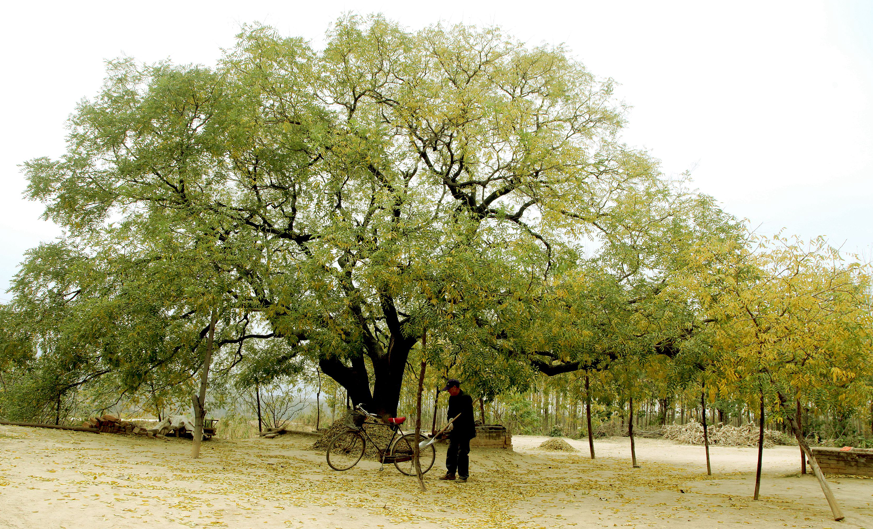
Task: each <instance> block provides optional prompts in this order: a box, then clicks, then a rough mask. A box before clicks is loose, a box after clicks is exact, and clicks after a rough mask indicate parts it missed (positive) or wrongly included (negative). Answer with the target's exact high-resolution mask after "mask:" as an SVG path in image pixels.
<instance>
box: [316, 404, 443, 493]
mask: <svg viewBox="0 0 873 529" xmlns="http://www.w3.org/2000/svg"><path fill="white" fill-rule="evenodd" d="M355 410H356V412H357V413H356V414H355V415H354V419H355V421H354V424H355V427H349V428H348V429H347V430H345V431H343V432H340V433H339V434H337V436H336V437H334V438H333V440H332V441H331V442H330V444H329V445H328V446H327V454H326V457H327V464H328V465H329V466H330V468H332V469H334V470H339V471H343V470H348V469H350V468H352V467H354V466H355V465H357V464H358V461H360V460H361V458H362V457H364V452H365V451H366V449H367V441H369V442H370V443H371V444H372V445H373V446H374V447H375V448H376V451H378V452H379V461H380V463H381V464H382V466H381V467H380V468H379V470H382V468H384V465H385V463H394V466H395V467H397V470H399V471H400V472H401V473H403V474H406V475H407V476H415V475H417V474H416V472H415V465H414V464H413V450H414V449H415V443H417V442H418V441H416V440H415V439H414V437H415V434H414V433H408V434H404V433H403V430H401V429H400V425H401V424H403V423H404V421H406V417H397V418H389V419H387V420H386V421H385V422H383V421H382V420H381V419H380V418H379V416H377V415H376V414H373V413H370V412H368V411H367V410H365V409H364V408H363V407H361V405H360V404H359V405H358V406H356V407H355ZM368 419H373V420H374V421H377V422H368ZM381 426H386V427H388V428H391V439H390V440H389V441H388V444H387V445H386V446H385V448H384V449H383V448H382V447H380V446H379V443H377V442H376V441H375V440H374V439H373V438H372V437H371V436H370V434H369V433H368V432H367V428H368V427H381ZM398 433H399V434H400V437H397V434H398ZM421 445H424V446H421ZM421 445H420V447H419V454H418V461H419V464H420V465H421V473H422V474H425V473H426V472H427V471H428V470H430V469H431V467H433V463H434V460H435V459H436V450H435V449H434V447H433V444H432V443H431V444H427V443H424V442H422V443H421Z"/></svg>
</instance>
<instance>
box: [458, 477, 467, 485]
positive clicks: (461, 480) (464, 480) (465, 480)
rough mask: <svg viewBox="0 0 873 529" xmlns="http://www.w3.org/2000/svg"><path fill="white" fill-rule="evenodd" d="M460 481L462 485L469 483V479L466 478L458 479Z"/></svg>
mask: <svg viewBox="0 0 873 529" xmlns="http://www.w3.org/2000/svg"><path fill="white" fill-rule="evenodd" d="M458 481H460V482H461V483H466V482H467V478H466V477H464V476H461V477H459V478H458Z"/></svg>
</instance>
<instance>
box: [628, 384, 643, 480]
mask: <svg viewBox="0 0 873 529" xmlns="http://www.w3.org/2000/svg"><path fill="white" fill-rule="evenodd" d="M628 400H629V402H628V408H629V411H628V420H627V434H628V436H629V437H630V442H631V462H632V464H633V467H634V468H640V466H639V465H638V464H637V450H636V446H634V397H633V395H631V396H630V398H629V399H628Z"/></svg>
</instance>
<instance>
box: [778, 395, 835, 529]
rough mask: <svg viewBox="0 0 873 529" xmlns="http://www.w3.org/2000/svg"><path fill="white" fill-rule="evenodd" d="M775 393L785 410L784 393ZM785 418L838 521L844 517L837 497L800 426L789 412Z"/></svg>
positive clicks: (786, 400)
mask: <svg viewBox="0 0 873 529" xmlns="http://www.w3.org/2000/svg"><path fill="white" fill-rule="evenodd" d="M776 395H777V396H778V397H779V405H780V406H782V409H784V410H787V408H788V406H787V403H788V399H786V398H785V395H783V394H782V392H781V391H777V392H776ZM785 418H786V419H787V420H788V424H789V425H790V426H791V429H792V431H794V437H795V439H797V444H798V445H800V449H801V450H803V453H804V454H806V458H807V459H809V466H811V467H812V473H813V474H815V477H816V479H818V484H819V486H820V487H821V490H822V492H824V495H825V498H826V499H827V501H828V505H829V506H830V508H831V513H833V515H834V520H835V521H837V522H839V521H840V520H842V519H843V518H845V516H844V515H843V511H842V510H840V506H839V505H838V504H837V499H836V498H835V497H834V493H833V492H831V487H830V485H828V482H827V480H826V479H825V477H824V473H822V471H821V468H819V466H818V461H816V459H815V456H814V455H813V454H812V450H811V449H810V448H809V445H808V444H807V442H806V438H805V437H803V434H802V433H801V431H800V426H799V425H798V424H797V421H795V420H794V417H792V416H791V414H790V413H786V414H785Z"/></svg>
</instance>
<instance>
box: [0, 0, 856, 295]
mask: <svg viewBox="0 0 873 529" xmlns="http://www.w3.org/2000/svg"><path fill="white" fill-rule="evenodd" d="M348 11H355V12H358V13H362V14H366V13H373V12H381V13H383V14H385V15H386V16H387V17H388V18H390V19H393V20H395V21H398V22H400V23H401V24H403V25H405V26H406V27H407V28H409V29H418V28H421V27H424V26H427V25H430V24H433V23H436V22H439V21H443V22H448V23H457V22H463V23H465V24H474V25H479V26H491V25H497V26H500V27H501V28H502V29H503V30H504V31H505V32H506V33H507V34H509V35H513V36H515V37H516V38H519V39H521V40H523V41H525V42H528V43H529V44H530V45H539V44H543V43H548V44H561V43H563V44H565V45H566V46H567V47H568V48H569V49H570V51H571V53H572V54H573V56H574V57H575V58H577V59H578V60H580V61H581V62H582V63H584V64H585V65H586V66H587V67H588V69H589V70H590V71H591V72H592V73H594V74H595V75H597V76H600V77H612V78H613V79H615V80H616V81H617V82H618V83H620V87H619V90H618V95H619V97H620V99H621V100H623V101H624V102H626V103H627V104H629V105H631V106H632V107H633V108H632V110H631V112H630V115H629V120H630V123H629V126H628V128H627V130H626V133H625V136H624V137H625V141H626V142H628V143H629V144H631V145H634V146H637V147H644V148H646V149H648V150H649V152H650V153H651V154H653V155H654V156H655V157H657V158H659V159H660V160H661V161H662V164H663V169H664V172H665V174H667V175H676V174H679V173H682V172H683V171H685V170H690V171H691V173H692V176H693V179H694V180H693V181H694V184H693V185H694V186H695V187H697V188H698V189H699V190H700V191H702V192H704V193H707V194H710V195H713V196H714V197H716V198H717V199H718V200H719V201H720V202H721V204H722V206H723V207H724V208H725V209H726V210H727V211H729V212H730V213H732V214H734V215H736V216H738V217H741V218H748V219H749V221H750V222H751V224H752V225H753V226H759V228H758V230H759V231H760V232H761V233H764V234H772V233H775V232H776V231H778V230H779V229H781V228H784V229H785V233H787V234H794V235H799V236H801V237H803V238H810V237H813V236H817V235H825V236H827V237H828V238H829V240H830V241H831V244H832V245H834V246H842V247H843V249H844V250H846V251H850V252H855V253H860V254H863V255H864V256H865V257H867V258H868V259H869V258H870V257H871V256H873V255H871V254H873V230H871V228H873V222H871V221H873V207H871V206H873V2H870V1H865V0H857V1H837V0H834V1H827V2H826V1H812V0H810V1H805V0H792V1H784V2H782V1H779V2H775V1H774V2H766V1H761V0H757V1H754V2H744V1H732V2H702V1H689V2H678V1H674V2H653V1H609V2H607V1H604V0H602V1H589V0H574V1H571V2H567V1H556V0H539V1H535V2H530V1H527V2H519V3H515V2H507V1H501V2H480V1H471V0H466V1H461V0H444V1H440V2H411V1H409V0H403V1H368V0H357V1H354V2H347V1H332V0H322V1H320V2H299V1H284V2H279V1H265V0H264V1H261V0H249V1H239V0H236V1H223V0H222V1H215V0H212V1H208V2H206V1H200V0H196V1H186V0H176V1H165V0H154V1H151V2H147V3H146V2H118V1H111V2H110V1H106V2H100V1H95V2H89V1H78V2H70V1H63V2H60V1H58V2H17V3H14V4H7V5H5V6H4V8H3V11H2V15H3V16H2V21H0V26H2V31H0V55H2V67H3V76H2V77H3V82H2V83H0V102H2V103H0V104H2V108H3V118H4V119H3V126H2V127H0V179H2V180H0V181H2V193H0V300H2V301H8V300H9V299H10V295H9V294H6V293H5V290H6V289H7V288H8V284H9V281H10V280H11V279H12V277H13V275H14V274H15V272H16V270H17V267H18V263H20V262H21V261H22V259H23V254H24V252H25V251H26V250H27V249H28V248H31V247H34V246H36V245H38V244H39V242H40V241H45V240H51V239H53V238H54V237H57V236H58V235H59V234H60V231H59V230H58V229H57V228H56V227H54V226H52V225H51V224H49V223H47V222H45V221H42V220H40V219H39V217H40V215H41V213H42V206H41V205H40V204H38V203H32V202H28V201H26V200H24V199H23V198H22V192H23V191H24V189H25V187H26V181H25V179H24V178H23V176H22V175H21V173H20V170H19V168H18V165H19V164H20V163H22V162H23V161H25V160H28V159H31V158H35V157H38V156H50V157H58V156H60V155H61V154H63V152H64V137H65V133H66V130H65V121H66V119H67V117H68V116H69V115H70V113H71V112H72V111H73V110H74V108H75V105H76V103H77V102H78V101H80V100H81V99H82V98H87V97H92V96H94V95H95V94H96V93H97V91H98V90H99V88H100V86H101V83H102V80H103V76H104V61H105V60H106V59H110V58H114V57H119V56H122V55H124V56H129V57H133V58H135V59H136V60H138V61H142V62H156V61H159V60H163V59H168V58H169V59H170V60H172V61H173V62H175V63H178V64H189V63H196V64H203V65H209V66H211V65H214V64H215V62H216V60H217V58H218V57H219V56H220V54H221V48H228V47H230V46H231V45H232V44H233V41H234V36H235V35H236V34H237V33H238V32H239V29H240V27H241V25H242V24H245V23H251V22H263V23H266V24H269V25H272V26H274V27H275V28H277V29H278V30H279V31H280V32H281V33H283V34H285V35H288V36H302V37H304V38H307V39H309V40H311V41H312V42H313V43H314V44H315V45H317V46H318V45H319V44H320V43H321V42H322V41H323V35H324V32H325V30H326V29H327V28H328V26H329V25H330V24H331V23H332V22H333V21H334V20H336V19H337V18H338V17H339V16H340V15H341V14H342V13H344V12H348Z"/></svg>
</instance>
